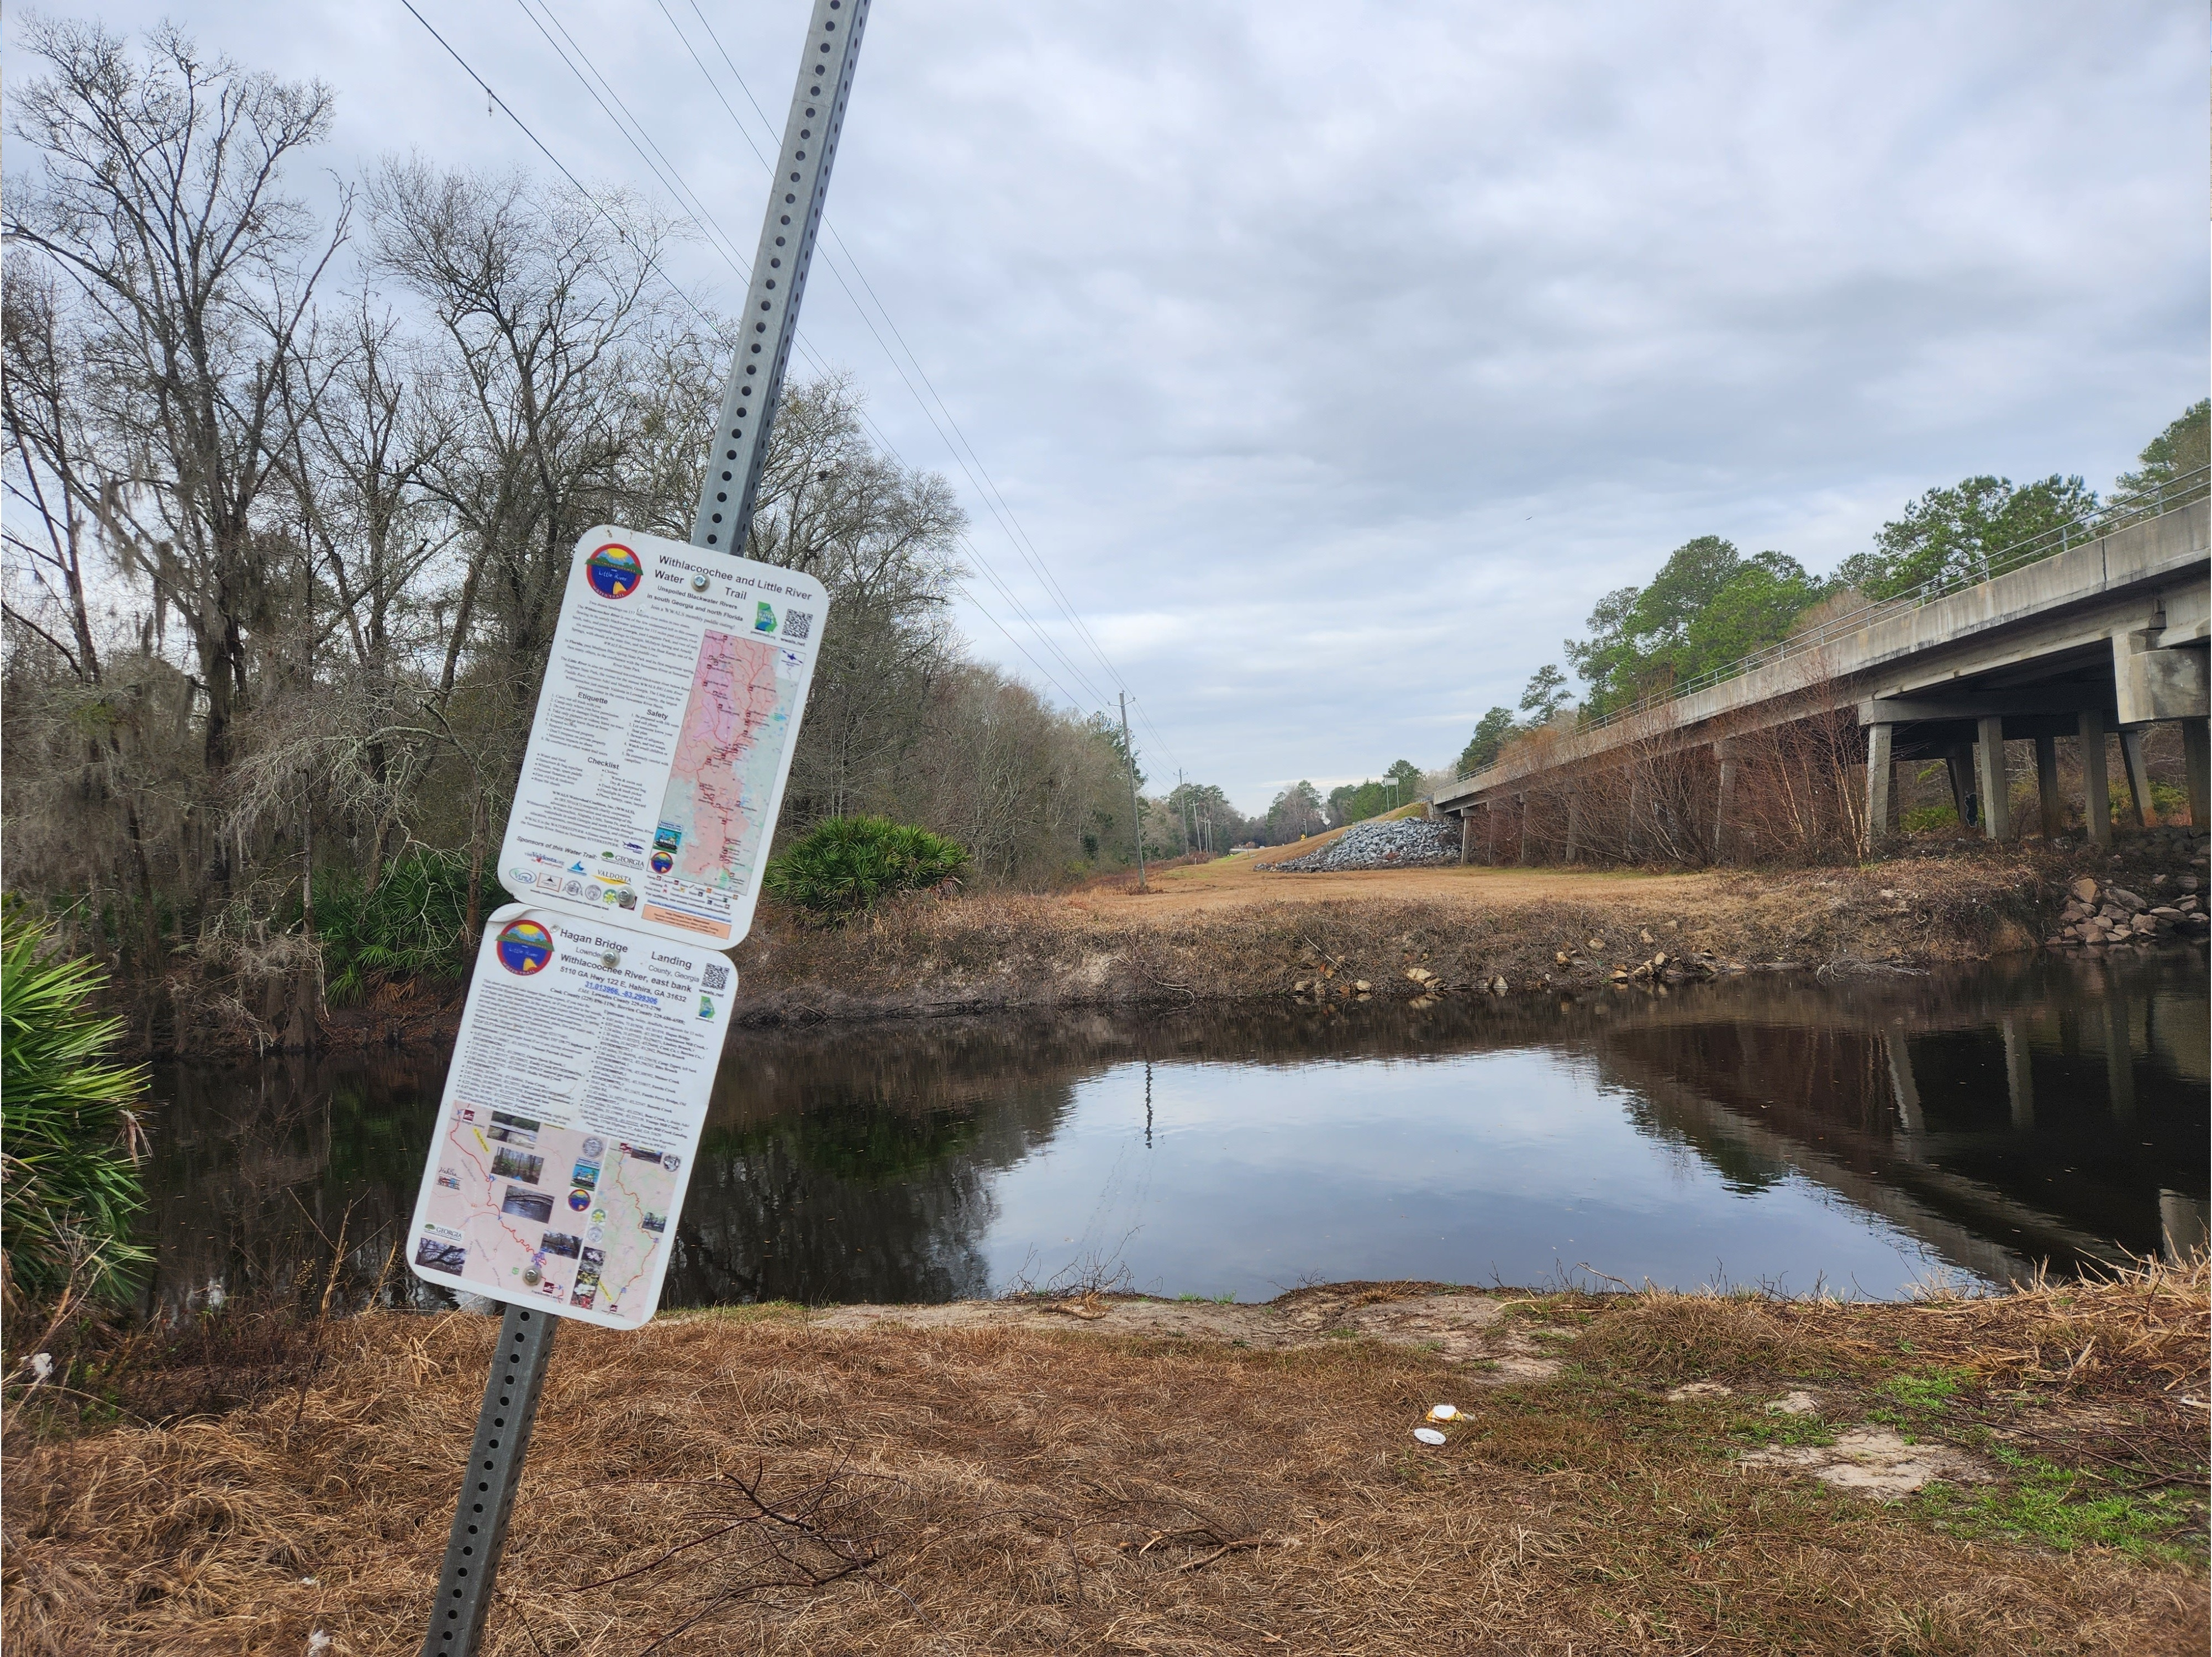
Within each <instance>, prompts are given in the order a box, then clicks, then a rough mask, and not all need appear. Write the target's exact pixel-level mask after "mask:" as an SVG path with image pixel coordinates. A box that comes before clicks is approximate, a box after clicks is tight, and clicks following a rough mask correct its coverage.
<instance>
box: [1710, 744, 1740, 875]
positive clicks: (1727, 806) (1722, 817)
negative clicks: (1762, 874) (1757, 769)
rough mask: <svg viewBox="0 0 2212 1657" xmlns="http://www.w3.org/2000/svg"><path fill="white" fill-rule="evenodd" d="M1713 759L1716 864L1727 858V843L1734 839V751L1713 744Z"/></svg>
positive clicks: (1714, 851) (1714, 848)
mask: <svg viewBox="0 0 2212 1657" xmlns="http://www.w3.org/2000/svg"><path fill="white" fill-rule="evenodd" d="M1713 758H1714V759H1715V760H1716V761H1717V762H1719V765H1720V772H1721V786H1720V792H1719V795H1718V796H1717V798H1716V799H1715V801H1714V803H1713V861H1714V862H1716V863H1718V862H1719V861H1721V860H1722V859H1723V858H1725V857H1727V856H1728V853H1729V841H1731V840H1732V839H1733V838H1734V835H1733V834H1732V832H1731V831H1732V830H1733V829H1734V828H1735V768H1736V759H1735V748H1734V746H1733V745H1732V744H1728V743H1724V742H1717V743H1715V744H1713Z"/></svg>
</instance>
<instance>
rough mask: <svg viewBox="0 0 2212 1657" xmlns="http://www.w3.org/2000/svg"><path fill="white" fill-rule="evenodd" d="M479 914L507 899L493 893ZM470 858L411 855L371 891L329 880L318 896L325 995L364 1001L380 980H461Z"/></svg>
mask: <svg viewBox="0 0 2212 1657" xmlns="http://www.w3.org/2000/svg"><path fill="white" fill-rule="evenodd" d="M480 898H481V901H480V902H479V903H478V906H477V913H478V915H479V916H483V915H487V914H489V913H491V912H492V910H493V909H495V908H496V907H498V906H499V905H500V904H501V903H503V902H505V901H507V897H506V895H505V894H504V893H503V892H501V891H499V890H496V889H491V888H489V887H487V888H486V889H484V890H483V892H482V893H481V894H480ZM468 920H469V859H468V857H467V854H466V853H461V852H428V851H418V852H414V853H410V854H408V855H407V856H405V857H403V858H400V859H397V860H395V861H394V862H393V863H392V865H391V866H390V867H389V868H387V869H386V871H384V878H383V879H381V880H380V881H379V882H377V883H376V887H375V889H374V890H373V891H367V892H364V891H363V890H362V889H361V887H360V886H359V885H357V884H354V883H348V882H343V881H336V880H327V881H325V883H323V884H322V885H321V887H320V888H319V890H318V892H317V895H316V898H315V933H316V936H317V938H318V939H319V942H320V943H321V944H322V949H323V973H324V981H325V993H326V994H327V995H328V996H329V998H331V1000H332V1001H334V1002H345V1001H354V1000H358V999H359V998H361V996H362V994H363V992H366V991H367V990H368V987H369V986H370V985H371V984H373V983H374V982H375V981H376V980H379V979H382V978H417V977H428V978H457V977H459V976H460V975H461V974H464V973H465V972H466V971H467V970H468V966H469V962H471V960H472V959H473V958H474V947H475V944H476V940H475V939H474V938H470V937H469V936H467V933H468Z"/></svg>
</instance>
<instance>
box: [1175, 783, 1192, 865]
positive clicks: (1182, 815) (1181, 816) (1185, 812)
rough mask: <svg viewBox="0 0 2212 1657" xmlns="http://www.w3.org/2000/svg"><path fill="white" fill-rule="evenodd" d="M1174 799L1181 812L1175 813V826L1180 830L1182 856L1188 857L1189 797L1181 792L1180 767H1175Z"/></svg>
mask: <svg viewBox="0 0 2212 1657" xmlns="http://www.w3.org/2000/svg"><path fill="white" fill-rule="evenodd" d="M1176 800H1177V802H1178V803H1180V804H1181V805H1182V810H1180V811H1178V812H1177V813H1176V826H1177V827H1178V828H1180V829H1182V854H1183V855H1184V856H1185V857H1188V856H1189V855H1190V796H1189V795H1188V794H1186V793H1184V792H1183V791H1182V767H1181V766H1180V765H1178V766H1177V767H1176Z"/></svg>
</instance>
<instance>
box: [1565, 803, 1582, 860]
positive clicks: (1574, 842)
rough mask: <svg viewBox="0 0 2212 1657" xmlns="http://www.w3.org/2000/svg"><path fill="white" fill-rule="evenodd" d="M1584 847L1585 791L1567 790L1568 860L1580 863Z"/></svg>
mask: <svg viewBox="0 0 2212 1657" xmlns="http://www.w3.org/2000/svg"><path fill="white" fill-rule="evenodd" d="M1582 849H1583V791H1582V790H1581V789H1579V788H1570V789H1569V790H1568V791H1567V861H1568V862H1570V863H1579V862H1580V861H1581V860H1582Z"/></svg>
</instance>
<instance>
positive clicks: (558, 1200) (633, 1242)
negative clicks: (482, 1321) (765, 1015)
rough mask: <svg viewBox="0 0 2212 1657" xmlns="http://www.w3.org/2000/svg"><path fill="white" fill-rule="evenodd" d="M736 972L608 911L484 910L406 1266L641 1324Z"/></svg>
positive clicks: (655, 1298)
mask: <svg viewBox="0 0 2212 1657" xmlns="http://www.w3.org/2000/svg"><path fill="white" fill-rule="evenodd" d="M736 979H737V973H736V970H735V969H734V968H732V966H731V965H730V963H729V962H727V961H726V960H724V959H723V958H722V957H721V956H719V955H717V954H715V953H714V951H713V950H708V949H707V948H704V947H702V946H701V945H698V944H672V943H669V942H666V941H665V940H663V939H661V938H654V937H653V936H651V935H650V934H648V933H645V932H635V931H632V930H629V929H628V928H626V927H622V926H614V925H612V924H611V923H610V922H609V921H608V920H606V919H605V917H601V916H593V917H591V918H588V919H582V918H575V917H571V916H568V915H564V914H556V913H551V912H550V911H548V910H544V909H526V908H524V907H522V906H521V905H520V904H511V905H509V906H507V907H505V908H502V909H501V910H500V911H499V912H498V913H495V914H494V915H493V916H492V918H491V921H490V924H489V926H486V927H485V928H484V932H483V938H482V939H481V940H479V943H478V945H477V962H476V972H475V975H474V976H473V977H472V978H471V980H470V984H469V999H468V1006H467V1008H466V1010H465V1011H463V1013H462V1014H461V1030H460V1035H459V1038H458V1040H457V1041H455V1042H454V1046H453V1066H452V1068H451V1069H450V1070H449V1071H447V1075H446V1092H445V1096H444V1098H443V1099H442V1100H441V1102H440V1103H439V1107H438V1123H437V1129H436V1132H435V1137H434V1138H433V1139H432V1141H431V1145H430V1155H429V1157H428V1162H427V1163H426V1165H425V1166H424V1168H423V1170H422V1190H421V1191H420V1192H419V1193H417V1195H416V1199H415V1219H414V1223H413V1226H412V1227H411V1229H410V1230H409V1232H408V1238H409V1241H408V1246H407V1258H408V1263H409V1264H410V1266H413V1267H414V1269H415V1272H416V1275H417V1276H418V1277H420V1278H422V1279H423V1281H425V1282H426V1283H435V1284H441V1286H443V1287H445V1288H447V1289H454V1290H470V1291H472V1292H474V1293H476V1294H479V1295H485V1296H490V1297H491V1298H492V1299H494V1300H499V1301H506V1302H509V1303H511V1304H514V1305H525V1306H532V1307H538V1308H543V1309H544V1311H545V1312H547V1313H548V1314H551V1315H553V1316H556V1317H564V1318H580V1319H582V1320H584V1321H586V1323H598V1324H604V1325H605V1326H607V1327H609V1328H611V1329H635V1328H636V1327H637V1326H639V1325H641V1324H642V1323H644V1322H645V1321H646V1320H647V1319H648V1318H650V1317H651V1316H652V1315H653V1308H655V1307H656V1306H658V1305H659V1303H660V1284H661V1280H662V1279H663V1278H665V1276H666V1275H667V1272H668V1240H669V1238H670V1237H671V1235H673V1234H674V1231H675V1226H676V1216H677V1212H678V1210H679V1209H681V1208H682V1206H683V1205H684V1187H686V1186H687V1185H689V1184H690V1179H691V1168H692V1164H693V1162H695V1161H696V1159H697V1156H698V1150H699V1130H700V1128H701V1126H702V1125H703V1124H704V1123H705V1121H706V1120H707V1097H708V1094H709V1093H710V1092H711V1091H712V1090H713V1088H714V1068H715V1066H716V1065H718V1064H719V1063H720V1060H721V1056H722V1036H723V1033H724V1032H725V1031H726V1029H728V1028H729V1023H730V1001H731V998H732V994H733V992H734V991H735V988H736Z"/></svg>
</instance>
